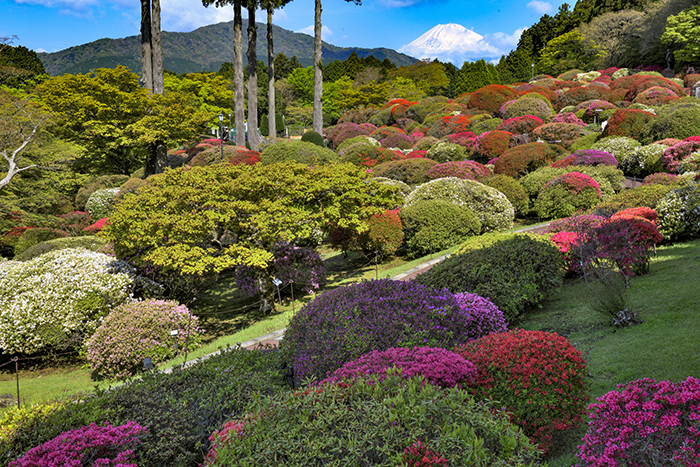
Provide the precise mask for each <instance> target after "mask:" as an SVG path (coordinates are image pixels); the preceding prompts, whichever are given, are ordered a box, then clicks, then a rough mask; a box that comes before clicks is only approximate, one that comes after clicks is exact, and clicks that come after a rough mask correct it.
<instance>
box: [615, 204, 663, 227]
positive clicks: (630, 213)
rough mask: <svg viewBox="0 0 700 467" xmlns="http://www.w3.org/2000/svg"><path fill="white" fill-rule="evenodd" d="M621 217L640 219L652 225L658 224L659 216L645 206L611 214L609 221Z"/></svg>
mask: <svg viewBox="0 0 700 467" xmlns="http://www.w3.org/2000/svg"><path fill="white" fill-rule="evenodd" d="M623 217H641V218H643V219H646V220H648V221H650V222H653V223H654V224H658V222H659V215H658V214H657V212H656V211H655V210H653V209H651V208H648V207H646V206H640V207H638V208H628V209H624V210H622V211H619V212H616V213H615V214H613V215H612V217H611V219H618V218H623Z"/></svg>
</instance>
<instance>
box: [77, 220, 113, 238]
mask: <svg viewBox="0 0 700 467" xmlns="http://www.w3.org/2000/svg"><path fill="white" fill-rule="evenodd" d="M107 224H109V218H107V217H103V218H102V219H100V220H98V221H97V222H95V223H94V224H92V225H89V226H87V227H85V228H84V229H83V230H84V231H85V232H87V233H89V234H90V235H94V234H96V233H97V232H99V231H100V230H102V229H104V228H105V227H106V226H107Z"/></svg>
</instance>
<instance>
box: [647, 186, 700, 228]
mask: <svg viewBox="0 0 700 467" xmlns="http://www.w3.org/2000/svg"><path fill="white" fill-rule="evenodd" d="M669 188H673V187H672V186H669ZM656 211H657V212H658V213H659V221H660V222H659V231H660V232H661V233H662V234H663V236H664V238H667V239H669V240H673V241H677V240H683V239H692V238H698V237H700V185H698V184H697V183H691V184H689V185H687V186H683V187H680V188H676V189H673V190H672V191H670V192H669V193H668V194H667V195H666V196H664V197H663V198H662V199H661V200H660V201H659V202H658V204H657V205H656Z"/></svg>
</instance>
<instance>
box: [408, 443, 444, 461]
mask: <svg viewBox="0 0 700 467" xmlns="http://www.w3.org/2000/svg"><path fill="white" fill-rule="evenodd" d="M403 461H404V462H405V463H406V464H405V465H406V467H428V466H433V465H447V459H445V458H444V457H442V456H441V455H440V454H438V453H436V452H433V451H431V450H430V449H428V447H427V446H426V445H424V444H422V443H421V442H420V441H418V442H416V443H413V444H412V445H410V446H409V447H408V448H406V449H405V450H404V452H403Z"/></svg>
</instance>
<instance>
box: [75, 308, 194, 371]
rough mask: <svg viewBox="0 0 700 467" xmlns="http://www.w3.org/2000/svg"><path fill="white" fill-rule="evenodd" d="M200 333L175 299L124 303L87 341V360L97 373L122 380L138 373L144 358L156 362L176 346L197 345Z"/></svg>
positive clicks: (173, 353)
mask: <svg viewBox="0 0 700 467" xmlns="http://www.w3.org/2000/svg"><path fill="white" fill-rule="evenodd" d="M172 330H175V331H177V334H176V335H175V336H173V335H172V334H171V331H172ZM201 333H202V330H201V329H200V327H199V324H198V320H197V317H196V316H193V315H192V314H191V313H190V311H189V310H188V309H187V307H186V306H184V305H179V304H178V303H177V302H173V301H164V300H144V301H140V302H134V303H124V304H122V305H119V306H118V307H116V308H115V309H114V310H112V311H111V312H110V313H109V314H108V315H107V316H106V317H104V319H103V320H102V322H101V323H100V326H99V327H98V328H97V330H96V331H95V333H94V334H93V335H92V337H90V339H88V340H87V342H86V348H87V360H88V362H89V364H90V369H91V370H92V371H94V372H95V373H96V374H97V375H100V376H104V377H107V378H119V379H123V378H127V377H129V376H134V375H137V374H138V373H140V372H141V371H142V370H141V368H142V366H143V363H142V362H143V359H144V358H146V357H150V358H151V360H152V362H153V364H154V365H159V364H161V363H163V362H166V361H168V360H170V359H171V358H174V357H175V356H176V355H177V350H178V349H181V350H182V352H186V351H190V352H191V351H193V350H194V349H196V348H197V347H199V346H200V344H201V341H202V338H201Z"/></svg>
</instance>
